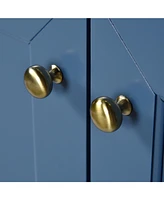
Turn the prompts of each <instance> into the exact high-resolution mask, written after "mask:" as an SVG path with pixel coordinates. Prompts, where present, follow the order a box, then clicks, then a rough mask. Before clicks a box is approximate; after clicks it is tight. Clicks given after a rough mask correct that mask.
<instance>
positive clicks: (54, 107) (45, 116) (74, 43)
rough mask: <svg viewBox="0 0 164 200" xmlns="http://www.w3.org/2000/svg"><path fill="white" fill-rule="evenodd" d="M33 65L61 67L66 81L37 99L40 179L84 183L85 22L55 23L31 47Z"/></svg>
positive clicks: (66, 21)
mask: <svg viewBox="0 0 164 200" xmlns="http://www.w3.org/2000/svg"><path fill="white" fill-rule="evenodd" d="M30 51H31V65H33V64H39V65H42V66H43V67H45V68H47V69H48V68H49V67H50V65H51V64H56V65H58V66H59V67H60V68H61V70H62V71H63V74H64V82H63V84H61V85H54V87H53V91H52V93H51V94H50V95H49V96H48V97H46V98H45V99H33V108H34V121H35V130H34V131H35V137H36V138H35V141H36V144H35V148H36V164H37V180H38V181H86V20H83V19H71V20H69V19H54V20H52V21H51V22H50V23H49V24H48V25H47V26H46V28H44V29H43V30H42V31H41V32H40V33H39V35H38V36H37V37H36V38H34V40H33V41H32V43H31V44H30Z"/></svg>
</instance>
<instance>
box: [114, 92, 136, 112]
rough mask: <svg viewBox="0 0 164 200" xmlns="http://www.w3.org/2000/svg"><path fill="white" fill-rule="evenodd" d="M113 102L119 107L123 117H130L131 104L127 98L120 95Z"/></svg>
mask: <svg viewBox="0 0 164 200" xmlns="http://www.w3.org/2000/svg"><path fill="white" fill-rule="evenodd" d="M115 102H116V103H117V105H118V106H119V107H120V110H121V112H122V114H123V115H130V114H131V113H132V104H131V102H130V100H129V99H128V98H127V97H125V96H123V95H120V96H118V97H117V99H116V101H115Z"/></svg>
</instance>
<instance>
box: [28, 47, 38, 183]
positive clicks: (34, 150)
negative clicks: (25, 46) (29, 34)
mask: <svg viewBox="0 0 164 200" xmlns="http://www.w3.org/2000/svg"><path fill="white" fill-rule="evenodd" d="M29 56H30V65H32V52H31V44H29ZM31 108H32V137H33V152H34V177H35V182H37V159H36V131H35V114H34V98H33V97H32V96H31Z"/></svg>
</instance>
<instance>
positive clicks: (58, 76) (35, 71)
mask: <svg viewBox="0 0 164 200" xmlns="http://www.w3.org/2000/svg"><path fill="white" fill-rule="evenodd" d="M62 80H63V75H62V72H61V70H60V68H59V67H57V66H56V65H51V69H50V71H49V72H48V71H47V70H46V69H45V68H44V67H42V66H39V65H33V66H31V67H29V68H28V69H27V70H26V71H25V74H24V83H25V86H26V88H27V90H28V92H29V93H30V94H31V95H32V96H34V97H36V98H39V99H42V98H45V97H47V96H48V95H49V94H50V93H51V91H52V86H53V82H55V83H57V84H58V83H61V82H62Z"/></svg>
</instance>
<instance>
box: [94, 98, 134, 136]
mask: <svg viewBox="0 0 164 200" xmlns="http://www.w3.org/2000/svg"><path fill="white" fill-rule="evenodd" d="M131 112H132V104H131V102H130V100H129V99H128V98H127V97H125V96H123V95H120V96H118V97H117V99H116V100H115V101H114V100H113V99H111V98H109V97H98V98H96V99H95V100H94V101H93V102H92V104H91V107H90V115H91V118H92V121H93V123H94V124H95V125H96V127H97V128H99V129H100V130H102V131H104V132H114V131H116V130H117V129H118V128H119V127H120V126H121V124H122V115H130V114H131Z"/></svg>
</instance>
